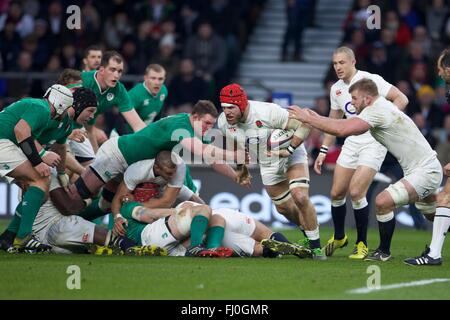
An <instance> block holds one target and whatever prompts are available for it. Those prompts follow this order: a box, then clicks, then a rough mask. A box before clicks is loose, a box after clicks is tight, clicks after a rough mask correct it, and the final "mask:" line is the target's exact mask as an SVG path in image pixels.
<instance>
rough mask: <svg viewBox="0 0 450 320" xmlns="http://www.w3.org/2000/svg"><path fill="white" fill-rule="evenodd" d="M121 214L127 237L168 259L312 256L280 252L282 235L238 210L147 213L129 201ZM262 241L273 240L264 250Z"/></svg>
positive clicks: (183, 207)
mask: <svg viewBox="0 0 450 320" xmlns="http://www.w3.org/2000/svg"><path fill="white" fill-rule="evenodd" d="M127 200H130V199H127ZM121 213H122V215H123V216H124V218H126V219H127V220H128V227H127V236H128V237H130V238H131V239H133V240H134V241H135V242H137V243H138V244H142V245H144V246H146V245H154V246H158V247H161V248H164V249H167V251H168V253H169V256H196V257H228V256H231V254H233V252H234V254H235V255H236V256H241V257H250V256H254V257H257V256H264V257H276V256H278V254H279V253H282V254H296V255H299V256H305V255H308V254H309V255H310V254H311V251H310V250H309V249H306V248H303V247H301V246H299V245H291V247H290V248H289V249H290V251H288V250H280V247H281V246H279V247H277V244H279V243H281V242H286V243H288V241H287V239H286V238H285V237H284V236H283V235H282V234H280V233H274V232H273V231H271V230H270V229H269V228H267V227H266V226H264V225H263V224H262V223H260V222H259V221H256V220H254V219H253V218H251V217H248V216H246V215H244V214H242V213H240V212H239V211H237V210H231V209H217V210H211V208H210V207H209V206H207V205H204V204H198V203H194V202H190V201H185V202H182V203H180V204H179V205H178V206H177V207H176V208H175V209H149V208H145V207H143V206H142V204H140V203H138V202H135V201H128V202H125V203H124V204H123V206H122V208H121ZM211 214H212V215H211ZM208 220H209V224H208ZM204 235H206V237H205V240H204V241H203V236H204ZM263 239H266V241H267V239H275V240H274V241H273V242H267V243H266V246H267V248H264V247H263V246H262V245H261V241H263ZM230 248H231V249H230ZM283 248H284V247H283ZM274 250H277V252H274Z"/></svg>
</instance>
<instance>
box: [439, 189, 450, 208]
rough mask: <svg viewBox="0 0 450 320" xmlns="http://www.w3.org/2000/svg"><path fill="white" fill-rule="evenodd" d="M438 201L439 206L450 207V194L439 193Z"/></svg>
mask: <svg viewBox="0 0 450 320" xmlns="http://www.w3.org/2000/svg"><path fill="white" fill-rule="evenodd" d="M436 201H437V205H438V206H442V207H450V193H448V192H444V191H442V192H439V193H438V195H437V196H436Z"/></svg>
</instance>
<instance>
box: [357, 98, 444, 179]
mask: <svg viewBox="0 0 450 320" xmlns="http://www.w3.org/2000/svg"><path fill="white" fill-rule="evenodd" d="M358 117H359V118H361V119H362V120H364V121H366V122H367V123H369V125H370V127H371V128H370V133H371V134H372V136H373V137H374V138H375V140H377V141H378V142H379V143H381V144H382V145H384V146H385V147H386V148H387V149H388V151H389V152H391V153H392V155H393V156H394V157H395V158H396V159H397V160H398V162H399V163H400V166H401V167H402V169H403V171H404V172H405V174H409V173H410V172H411V171H412V170H414V169H417V168H420V167H422V166H424V165H426V164H427V163H429V162H430V161H431V160H432V159H433V158H435V157H436V152H435V151H434V150H433V149H431V146H430V144H429V143H428V141H427V140H426V139H425V137H424V136H423V135H422V133H421V132H420V130H419V129H418V128H417V126H416V125H415V124H414V122H413V121H412V120H411V118H409V117H408V116H407V115H405V114H404V113H403V112H402V111H400V110H399V109H398V108H397V106H395V105H394V104H393V103H392V102H390V101H388V100H386V99H385V98H384V97H379V98H378V99H377V100H375V102H374V103H373V104H372V105H371V106H369V107H366V108H364V110H363V111H362V112H361V113H360V114H359V115H358Z"/></svg>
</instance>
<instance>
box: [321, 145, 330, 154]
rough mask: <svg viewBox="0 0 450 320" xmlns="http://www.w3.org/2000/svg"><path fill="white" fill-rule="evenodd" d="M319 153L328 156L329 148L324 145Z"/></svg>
mask: <svg viewBox="0 0 450 320" xmlns="http://www.w3.org/2000/svg"><path fill="white" fill-rule="evenodd" d="M319 153H323V154H327V153H328V147H327V146H324V145H322V146H321V147H320V151H319Z"/></svg>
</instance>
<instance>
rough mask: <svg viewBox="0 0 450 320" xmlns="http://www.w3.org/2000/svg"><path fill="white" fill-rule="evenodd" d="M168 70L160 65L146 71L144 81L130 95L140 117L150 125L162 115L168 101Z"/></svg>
mask: <svg viewBox="0 0 450 320" xmlns="http://www.w3.org/2000/svg"><path fill="white" fill-rule="evenodd" d="M165 80H166V70H164V68H163V67H162V66H160V65H159V64H150V65H149V66H148V67H147V68H146V69H145V75H144V81H143V82H140V83H138V84H137V85H135V86H134V87H133V88H132V89H131V90H130V91H128V94H129V95H130V98H131V102H132V104H133V107H134V109H135V110H136V112H137V113H138V115H139V117H141V119H142V120H143V121H144V122H145V123H146V124H147V125H148V124H150V123H152V122H153V121H154V120H155V118H156V117H157V116H158V115H159V114H160V113H161V109H162V107H163V105H164V101H165V100H166V99H167V87H166V86H165V85H164V81H165ZM130 129H131V128H130V127H129V132H131V130H130Z"/></svg>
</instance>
